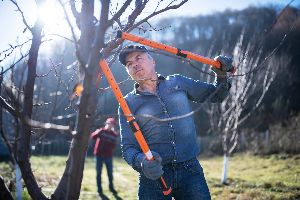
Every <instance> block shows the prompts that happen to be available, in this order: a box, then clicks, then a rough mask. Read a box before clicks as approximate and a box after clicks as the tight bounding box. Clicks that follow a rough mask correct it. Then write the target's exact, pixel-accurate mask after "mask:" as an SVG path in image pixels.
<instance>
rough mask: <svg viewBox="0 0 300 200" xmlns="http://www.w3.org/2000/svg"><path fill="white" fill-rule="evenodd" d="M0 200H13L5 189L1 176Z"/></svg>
mask: <svg viewBox="0 0 300 200" xmlns="http://www.w3.org/2000/svg"><path fill="white" fill-rule="evenodd" d="M0 199H5V200H13V199H14V198H13V197H12V195H11V193H10V191H9V190H8V188H7V187H6V185H5V182H4V180H3V177H2V176H1V175H0Z"/></svg>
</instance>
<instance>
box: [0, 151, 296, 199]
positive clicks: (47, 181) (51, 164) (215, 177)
mask: <svg viewBox="0 0 300 200" xmlns="http://www.w3.org/2000/svg"><path fill="white" fill-rule="evenodd" d="M65 160H66V157H58V156H49V157H32V159H31V163H32V168H33V171H34V174H35V176H36V178H37V181H38V183H39V185H40V186H42V190H43V192H44V193H45V194H46V195H50V194H51V193H52V192H53V191H54V189H55V187H56V186H57V184H58V181H59V179H60V176H61V175H62V173H63V171H64V165H65ZM199 160H200V162H201V164H202V166H203V169H204V172H205V176H206V179H207V182H208V185H209V188H210V191H211V194H212V199H225V200H227V199H239V200H248V199H249V200H252V199H262V200H269V199H272V200H273V199H274V200H276V199H278V200H279V199H280V200H281V199H300V167H299V166H300V165H299V164H300V156H288V155H272V156H265V157H259V156H252V155H248V154H237V155H235V156H233V157H231V158H230V159H229V171H228V185H222V184H220V176H221V172H222V162H223V158H222V157H213V158H201V157H200V158H199ZM0 172H1V175H2V176H5V177H6V180H7V178H8V177H10V176H12V175H11V174H12V173H11V172H9V168H8V165H7V164H4V163H0ZM102 173H103V180H102V181H103V183H102V185H103V190H104V194H105V195H106V196H107V197H108V198H109V199H116V198H115V197H114V196H113V194H112V193H111V192H109V190H108V179H107V176H106V169H105V168H104V170H103V172H102ZM95 177H96V172H95V162H94V160H93V158H87V159H86V163H85V170H84V177H83V182H82V187H81V196H80V199H97V193H96V191H97V186H96V178H95ZM137 180H138V174H137V173H136V172H135V171H134V170H133V169H131V168H130V167H129V166H128V165H127V164H126V163H125V162H124V160H123V159H121V158H115V159H114V182H115V187H116V190H117V191H118V195H119V197H121V198H122V199H126V200H127V199H128V200H131V199H136V194H137Z"/></svg>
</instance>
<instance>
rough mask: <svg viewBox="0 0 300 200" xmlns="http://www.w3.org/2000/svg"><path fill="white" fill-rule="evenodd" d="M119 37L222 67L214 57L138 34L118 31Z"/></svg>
mask: <svg viewBox="0 0 300 200" xmlns="http://www.w3.org/2000/svg"><path fill="white" fill-rule="evenodd" d="M117 37H119V38H122V39H124V40H130V41H132V42H137V43H140V44H143V45H146V46H149V47H152V48H155V49H159V50H163V51H166V52H169V53H171V54H175V55H178V56H181V57H184V58H188V59H191V60H195V61H197V62H201V63H204V64H208V65H212V66H214V67H216V68H220V67H221V63H220V62H219V61H216V60H214V59H210V58H206V57H203V56H200V55H197V54H194V53H192V52H189V51H184V50H181V49H178V48H175V47H172V46H168V45H165V44H162V43H159V42H154V41H152V40H148V39H145V38H142V37H139V36H136V35H132V34H130V33H125V32H122V31H118V33H117Z"/></svg>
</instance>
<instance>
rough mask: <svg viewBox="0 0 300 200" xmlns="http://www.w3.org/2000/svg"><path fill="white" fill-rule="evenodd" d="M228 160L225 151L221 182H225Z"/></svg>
mask: <svg viewBox="0 0 300 200" xmlns="http://www.w3.org/2000/svg"><path fill="white" fill-rule="evenodd" d="M228 162H229V157H228V155H227V154H226V153H225V154H224V158H223V171H222V177H221V183H222V184H227V173H228Z"/></svg>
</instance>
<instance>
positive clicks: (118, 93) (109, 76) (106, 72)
mask: <svg viewBox="0 0 300 200" xmlns="http://www.w3.org/2000/svg"><path fill="white" fill-rule="evenodd" d="M99 65H100V67H101V69H102V71H103V73H104V75H105V77H106V78H107V81H108V83H109V85H110V86H111V89H112V91H113V93H114V95H115V97H116V99H117V101H118V102H119V104H120V107H121V109H122V111H123V112H124V115H125V116H126V118H127V121H128V123H129V125H130V128H131V129H132V132H133V133H134V136H135V138H136V140H137V142H138V144H139V145H140V147H141V149H142V151H143V153H144V154H145V156H146V158H147V160H153V159H154V157H153V154H152V152H151V151H150V149H149V146H148V144H147V142H146V140H145V138H144V136H143V134H142V132H141V129H140V127H139V125H138V124H137V122H136V120H135V118H134V117H133V116H132V113H131V111H130V109H129V107H128V105H127V102H126V101H125V99H124V97H123V95H122V92H121V90H120V88H119V86H118V84H117V82H116V80H115V78H114V76H113V74H112V72H111V71H110V69H109V67H108V65H107V62H106V61H105V60H104V59H100V61H99ZM159 182H160V185H161V186H162V189H163V194H164V195H165V196H166V195H168V194H170V193H171V191H172V188H171V187H168V185H167V183H166V181H165V180H164V178H163V177H160V181H159Z"/></svg>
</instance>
